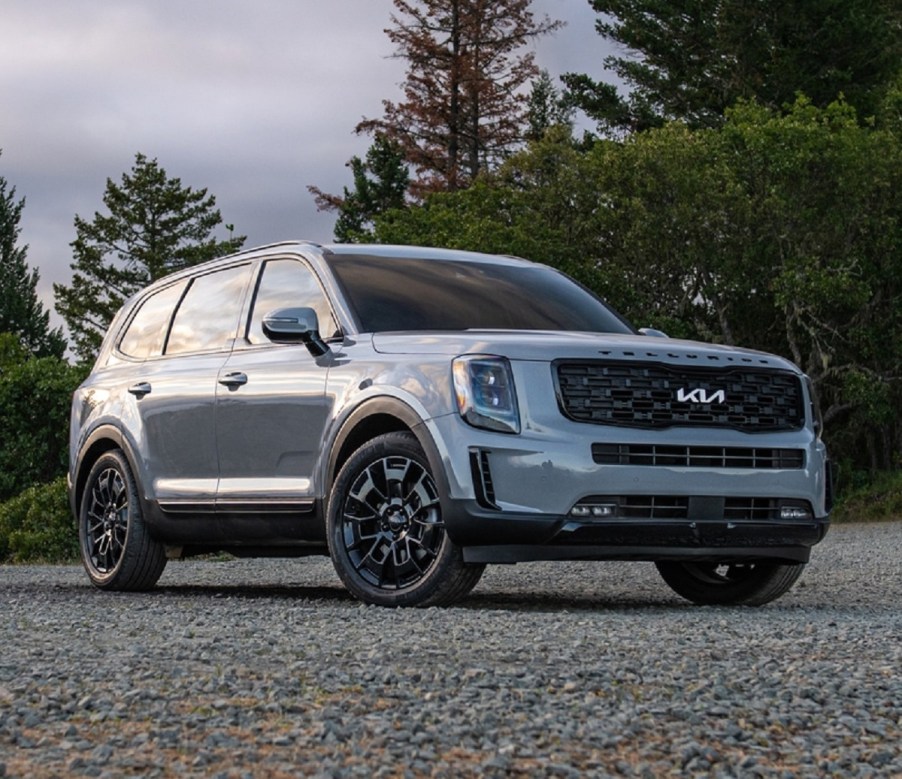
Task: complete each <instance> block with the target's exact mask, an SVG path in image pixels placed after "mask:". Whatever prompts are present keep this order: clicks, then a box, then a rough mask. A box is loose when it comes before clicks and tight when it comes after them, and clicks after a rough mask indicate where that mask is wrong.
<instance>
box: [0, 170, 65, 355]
mask: <svg viewBox="0 0 902 779" xmlns="http://www.w3.org/2000/svg"><path fill="white" fill-rule="evenodd" d="M24 207H25V199H24V198H22V199H21V200H18V201H17V200H16V188H15V187H9V186H8V185H7V182H6V179H5V178H3V176H0V333H9V334H11V335H13V336H15V338H16V339H17V340H18V342H19V343H20V344H21V345H22V347H23V348H24V349H25V350H26V351H28V352H30V353H31V354H33V355H35V356H36V357H51V356H52V357H62V355H63V352H65V351H66V341H65V339H64V338H63V335H62V332H61V330H59V329H56V330H51V329H50V312H49V311H46V310H45V309H44V306H43V304H42V303H41V301H40V300H39V299H38V294H37V285H38V281H39V280H40V275H39V273H38V271H37V269H34V270H29V268H28V263H27V261H26V254H27V252H28V246H27V245H26V246H17V243H18V240H19V234H20V232H21V229H22V228H21V227H20V226H19V220H20V219H21V217H22V209H23V208H24Z"/></svg>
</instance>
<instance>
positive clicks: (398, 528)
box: [328, 432, 484, 606]
mask: <svg viewBox="0 0 902 779" xmlns="http://www.w3.org/2000/svg"><path fill="white" fill-rule="evenodd" d="M328 524H329V527H328V538H329V548H330V552H331V554H332V559H333V562H334V564H335V568H336V571H337V572H338V574H339V576H340V577H341V578H342V581H344V583H345V586H347V587H348V589H349V590H350V591H351V592H352V593H353V594H354V595H355V596H356V597H358V598H360V599H361V600H363V601H366V602H368V603H375V604H379V605H385V606H414V605H417V606H421V605H439V604H445V603H450V602H452V601H454V600H457V599H458V598H460V597H462V596H463V595H464V594H466V593H467V592H469V590H471V589H472V588H473V587H474V586H475V585H476V583H477V582H478V581H479V577H480V576H481V575H482V571H483V569H484V566H482V565H479V566H470V565H465V564H464V562H463V556H462V553H461V551H460V549H459V548H458V547H457V546H455V545H454V544H453V543H452V542H451V540H450V539H449V538H448V535H447V533H446V530H445V525H444V522H443V520H442V504H441V498H440V495H439V490H438V488H437V486H436V482H435V479H434V478H433V475H432V472H431V470H430V467H429V463H428V460H427V459H426V456H425V454H424V453H423V450H422V448H421V447H420V445H419V443H418V442H417V440H416V438H415V437H414V436H413V435H412V434H410V433H400V432H399V433H388V434H386V435H382V436H379V437H378V438H376V439H374V440H373V441H371V442H370V443H368V444H366V445H364V446H363V447H361V448H360V449H358V450H357V452H355V453H354V454H353V455H352V456H351V457H350V459H349V460H348V461H347V463H345V465H344V467H343V468H342V469H341V472H340V473H339V476H338V478H337V479H336V482H335V486H334V488H333V490H332V496H331V499H330V504H329V523H328Z"/></svg>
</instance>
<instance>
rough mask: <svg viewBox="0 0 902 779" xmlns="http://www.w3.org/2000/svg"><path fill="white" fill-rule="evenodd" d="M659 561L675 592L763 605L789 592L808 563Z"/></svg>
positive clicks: (701, 600)
mask: <svg viewBox="0 0 902 779" xmlns="http://www.w3.org/2000/svg"><path fill="white" fill-rule="evenodd" d="M655 565H656V566H657V568H658V572H659V573H660V574H661V577H662V578H663V579H664V581H665V582H667V584H668V585H669V586H670V588H671V589H672V590H673V591H674V592H676V593H677V594H678V595H682V596H683V597H684V598H686V599H687V600H691V601H692V602H693V603H698V604H700V605H705V606H714V605H722V606H727V605H736V606H740V605H741V606H762V605H764V604H765V603H770V602H771V601H772V600H776V599H777V598H779V597H780V596H781V595H783V594H784V593H785V592H787V591H788V590H789V588H790V587H792V585H793V584H795V582H796V579H798V578H799V576H801V574H802V571H803V570H804V569H805V564H804V563H780V562H776V561H772V560H762V561H749V562H740V561H732V562H724V563H683V562H672V561H660V562H657V563H655Z"/></svg>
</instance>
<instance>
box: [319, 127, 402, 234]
mask: <svg viewBox="0 0 902 779" xmlns="http://www.w3.org/2000/svg"><path fill="white" fill-rule="evenodd" d="M348 167H349V168H350V169H351V173H352V174H353V177H354V189H353V191H349V190H348V188H347V187H345V188H344V194H343V195H342V196H338V195H329V194H327V193H325V192H323V191H322V190H321V189H319V188H318V187H307V189H308V190H309V191H310V192H311V193H312V194H313V196H314V197H315V199H316V204H317V207H318V209H319V210H320V211H337V212H338V219H337V220H336V222H335V228H334V229H335V240H336V241H338V242H339V243H366V242H368V241H372V240H373V220H374V219H375V218H376V217H377V216H379V215H380V214H383V213H385V212H386V211H388V210H390V209H393V208H403V207H404V206H405V194H406V192H407V187H408V185H409V184H410V174H409V173H408V172H407V165H406V164H405V163H404V156H403V154H402V153H401V149H400V147H399V146H398V144H397V143H395V142H394V141H391V140H389V139H388V138H386V137H385V135H383V134H381V133H378V134H377V135H376V137H375V139H374V140H373V144H372V145H371V146H370V148H369V149H368V151H367V153H366V160H361V159H360V157H357V156H354V157H351V160H350V162H348Z"/></svg>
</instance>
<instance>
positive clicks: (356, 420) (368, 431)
mask: <svg viewBox="0 0 902 779" xmlns="http://www.w3.org/2000/svg"><path fill="white" fill-rule="evenodd" d="M399 431H407V432H409V433H412V434H413V435H414V436H415V437H416V439H417V441H419V443H420V446H422V447H423V451H424V452H425V453H426V458H427V459H428V460H429V464H430V466H431V468H432V473H433V478H434V479H435V481H436V484H437V485H438V487H439V490H440V492H442V493H443V494H444V495H447V494H448V484H447V479H446V476H445V472H444V468H443V467H442V459H441V457H440V456H439V451H438V447H437V446H436V444H435V441H434V440H433V438H432V435H431V434H430V433H429V431H428V430H427V429H426V425H425V424H424V423H423V420H422V419H421V418H420V416H419V414H417V412H416V411H414V409H413V408H411V407H410V406H409V405H407V404H406V403H405V402H404V401H402V400H398V399H397V398H392V397H380V398H373V399H371V400H367V401H366V402H364V403H362V404H361V405H360V406H358V407H357V408H356V409H355V410H354V411H353V412H351V414H350V415H349V416H348V418H347V419H346V420H345V421H344V423H343V424H342V426H341V428H340V429H339V431H338V434H337V435H336V437H335V440H334V442H333V444H332V447H331V451H330V454H329V460H328V464H327V471H326V474H325V479H324V480H323V499H324V501H325V502H328V497H329V494H330V492H331V490H332V484H333V483H334V481H335V477H336V476H337V475H338V472H339V471H340V470H341V467H342V466H343V465H344V464H345V462H347V460H348V458H349V457H350V456H351V455H352V454H353V453H354V452H355V451H357V449H359V448H360V447H361V446H363V445H364V444H365V443H367V442H368V441H372V440H373V439H374V438H376V437H377V436H380V435H383V434H384V433H394V432H399Z"/></svg>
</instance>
